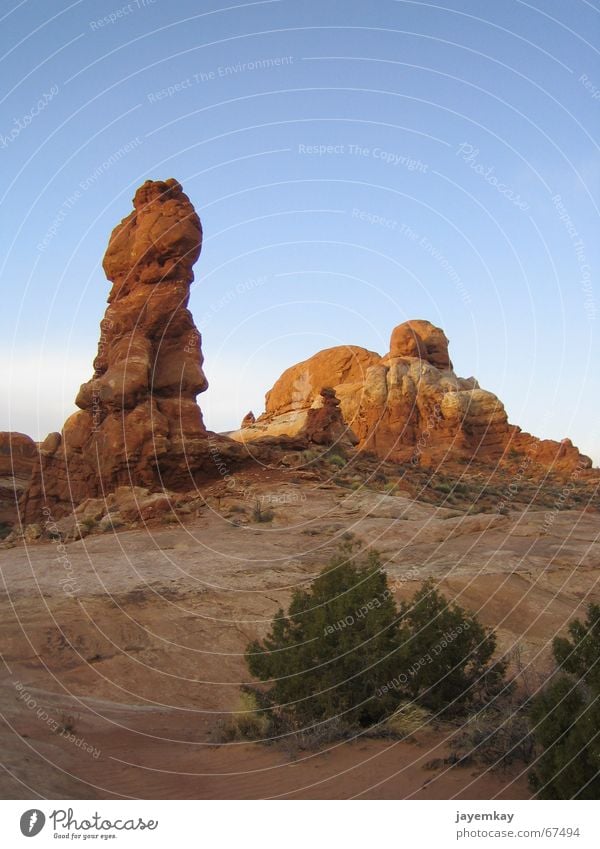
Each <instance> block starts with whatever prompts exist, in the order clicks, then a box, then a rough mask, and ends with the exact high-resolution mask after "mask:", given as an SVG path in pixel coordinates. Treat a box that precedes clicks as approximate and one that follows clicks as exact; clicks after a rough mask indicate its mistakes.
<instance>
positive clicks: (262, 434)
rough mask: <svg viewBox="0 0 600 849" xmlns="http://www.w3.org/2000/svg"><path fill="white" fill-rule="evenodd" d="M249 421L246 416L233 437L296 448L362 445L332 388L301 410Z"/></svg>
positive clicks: (321, 392) (312, 399)
mask: <svg viewBox="0 0 600 849" xmlns="http://www.w3.org/2000/svg"><path fill="white" fill-rule="evenodd" d="M247 418H248V417H247V416H246V417H244V420H243V422H242V427H241V429H240V430H238V431H234V432H233V433H231V434H230V436H231V437H232V439H234V440H236V441H237V442H243V443H250V442H257V443H259V444H262V445H279V446H280V447H286V448H296V449H302V448H308V447H309V446H311V445H322V446H328V447H329V446H332V445H337V446H339V447H341V448H344V449H345V448H352V447H353V446H354V445H356V444H357V443H358V439H357V437H356V435H355V434H354V433H353V431H352V429H351V428H349V427H348V425H347V424H346V423H345V422H344V418H343V415H342V411H341V409H340V401H339V399H338V398H337V396H336V394H335V391H334V390H333V389H332V388H331V387H328V386H325V387H322V388H321V389H320V390H319V392H318V394H317V395H316V397H315V398H311V400H310V404H308V405H304V406H303V407H300V408H298V409H296V408H294V407H291V408H290V409H288V410H286V411H285V412H282V413H280V414H278V415H276V416H269V415H268V414H266V413H265V414H264V415H262V416H260V417H259V418H258V419H256V420H255V421H254V422H250V421H246V420H247ZM244 422H246V423H245V424H244ZM253 453H254V452H253Z"/></svg>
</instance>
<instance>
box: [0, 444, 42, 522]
mask: <svg viewBox="0 0 600 849" xmlns="http://www.w3.org/2000/svg"><path fill="white" fill-rule="evenodd" d="M37 456H38V450H37V445H36V444H35V442H34V441H33V439H31V438H30V437H29V436H26V435H25V434H24V433H16V432H8V431H3V432H0V523H1V524H7V525H14V524H15V523H16V521H17V505H18V502H19V499H20V498H21V497H22V495H23V493H24V492H25V491H26V490H27V487H28V486H29V482H30V480H31V475H32V472H33V467H34V465H35V463H36V460H37Z"/></svg>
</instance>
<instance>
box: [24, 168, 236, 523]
mask: <svg viewBox="0 0 600 849" xmlns="http://www.w3.org/2000/svg"><path fill="white" fill-rule="evenodd" d="M133 207H134V209H133V212H131V214H130V215H128V216H127V218H125V219H123V221H122V222H121V223H120V224H119V225H118V226H117V227H116V228H115V229H114V230H113V232H112V235H111V237H110V241H109V244H108V248H107V250H106V254H105V256H104V262H103V267H104V271H105V273H106V276H107V278H108V279H109V280H110V281H111V282H112V288H111V291H110V294H109V296H108V307H107V309H106V313H105V315H104V319H103V320H102V322H101V326H100V327H101V331H100V340H99V344H98V353H97V356H96V358H95V360H94V373H93V376H92V378H91V379H90V380H89V381H88V382H87V383H84V384H83V386H82V387H81V389H80V390H79V393H78V395H77V399H76V404H77V406H78V407H79V411H78V412H76V413H74V414H73V415H72V416H70V417H69V418H68V419H67V421H66V422H65V424H64V427H63V430H62V433H61V434H51V435H50V436H49V437H48V438H47V439H46V440H45V441H44V442H43V443H42V445H41V447H40V456H39V462H38V464H37V467H36V469H35V470H34V474H33V480H32V484H31V486H30V488H29V491H28V493H27V494H26V496H25V497H24V501H23V512H24V516H25V520H26V521H34V520H35V519H36V518H37V517H38V516H39V514H40V511H41V509H42V508H43V507H47V508H48V509H49V510H51V511H52V513H53V515H55V516H60V515H62V514H64V513H65V512H67V511H69V510H71V509H72V507H73V506H74V505H77V504H79V503H80V502H81V501H83V500H84V499H85V498H90V497H91V498H94V497H99V496H103V495H105V494H106V493H107V492H111V491H114V489H115V488H117V487H118V486H122V485H136V486H142V487H147V488H148V489H150V490H156V489H161V488H169V489H172V490H180V489H182V488H185V489H192V488H193V487H194V482H195V478H196V475H197V474H199V473H200V474H211V473H212V474H218V473H217V471H216V468H215V462H214V452H215V451H217V453H218V454H219V457H220V459H221V460H223V459H224V458H227V457H229V458H230V459H233V458H237V459H240V458H241V457H242V455H243V452H242V451H241V450H240V447H239V446H238V445H236V444H235V443H233V442H231V441H230V440H227V439H224V438H223V437H219V436H217V435H216V434H212V435H211V434H209V433H208V432H207V430H206V428H205V426H204V422H203V419H202V413H201V410H200V407H199V406H198V404H197V402H196V395H197V394H198V393H200V392H203V391H204V390H205V389H206V388H207V386H208V382H207V380H206V377H205V375H204V371H203V369H202V365H203V357H202V347H201V336H200V333H199V331H198V329H197V328H196V326H195V324H194V320H193V318H192V315H191V313H190V312H189V310H188V309H187V305H188V300H189V293H190V284H191V283H192V281H193V279H194V275H193V271H192V266H193V265H194V263H195V262H196V260H197V259H198V257H199V255H200V250H201V247H202V227H201V224H200V219H199V218H198V216H197V214H196V212H195V210H194V207H193V205H192V203H191V202H190V200H189V198H188V197H187V195H186V194H184V192H183V190H182V187H181V185H180V184H179V183H178V182H177V181H176V180H174V179H169V180H165V181H150V180H148V181H146V182H145V183H144V184H143V185H142V186H141V187H140V188H139V189H138V190H137V191H136V193H135V197H134V199H133ZM209 442H210V445H209Z"/></svg>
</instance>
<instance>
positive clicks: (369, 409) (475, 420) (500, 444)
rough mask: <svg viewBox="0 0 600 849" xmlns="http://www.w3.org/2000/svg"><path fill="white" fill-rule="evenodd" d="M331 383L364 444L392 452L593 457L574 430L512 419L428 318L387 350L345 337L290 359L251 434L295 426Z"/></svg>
mask: <svg viewBox="0 0 600 849" xmlns="http://www.w3.org/2000/svg"><path fill="white" fill-rule="evenodd" d="M324 387H332V388H333V390H334V392H335V395H336V396H337V398H338V399H339V403H340V409H341V413H342V416H343V420H344V421H345V423H346V426H347V427H348V428H349V429H350V431H351V432H353V433H354V434H356V437H357V439H358V447H359V449H361V450H366V451H371V452H373V453H375V454H377V455H378V456H380V457H382V458H385V459H388V460H393V461H397V462H407V461H409V462H412V463H415V464H417V463H433V462H440V461H442V460H444V459H450V460H454V459H470V458H478V459H481V460H482V461H490V462H497V461H498V460H499V459H500V458H501V457H505V456H508V453H509V452H512V454H528V455H529V456H531V458H532V462H539V463H541V464H542V465H546V466H547V467H548V468H552V470H554V471H569V470H571V469H574V468H575V467H579V466H580V467H581V468H582V469H585V468H588V467H591V460H590V459H589V458H587V457H583V456H582V455H580V454H579V452H578V451H577V449H576V448H574V447H573V446H572V445H571V444H570V442H569V441H568V440H566V441H563V442H562V443H558V442H552V441H551V440H536V439H535V437H531V436H530V435H529V434H524V433H521V431H520V429H519V428H518V427H514V426H512V425H510V424H509V423H508V418H507V415H506V411H505V409H504V406H503V405H502V402H501V401H500V400H499V399H498V398H497V397H496V396H495V395H494V394H492V393H491V392H487V391H485V390H483V389H481V388H480V387H479V385H478V383H477V381H476V380H475V379H474V378H472V377H471V378H461V377H458V376H457V375H456V374H455V373H454V371H453V368H452V362H451V360H450V357H449V354H448V339H447V338H446V336H445V334H444V332H443V330H441V329H440V328H439V327H435V326H434V325H433V324H431V323H430V322H428V321H422V320H415V321H407V322H405V323H403V324H400V325H399V326H398V327H396V328H395V329H394V330H393V332H392V336H391V340H390V351H389V353H388V354H386V355H385V356H383V357H381V356H380V355H379V354H376V353H374V352H372V351H368V350H366V349H365V348H359V347H356V346H340V347H336V348H329V349H326V350H324V351H320V352H319V353H318V354H315V355H314V356H313V357H311V358H310V359H308V360H306V361H304V362H302V363H298V364H297V365H295V366H292V367H291V368H289V369H287V370H286V371H285V372H284V373H283V374H282V376H281V377H280V378H279V380H278V381H277V382H276V383H275V385H274V386H273V388H272V389H271V390H270V391H269V392H268V393H267V395H266V409H265V413H264V414H263V415H262V416H260V417H259V419H258V420H257V422H256V424H255V425H253V426H250V427H249V428H246V429H245V430H244V432H243V433H244V436H243V439H244V441H248V440H250V439H252V438H259V437H261V436H262V437H263V438H264V437H266V436H271V435H280V436H281V435H284V434H288V435H289V434H290V432H291V430H292V429H293V428H295V427H296V424H297V422H299V421H301V420H302V417H303V416H305V415H307V413H308V411H309V410H310V409H311V408H312V407H313V405H314V404H315V403H316V402H317V399H318V398H319V396H320V393H321V391H322V389H323V388H324ZM233 436H234V438H240V437H239V433H238V434H237V435H236V434H234V435H233ZM538 458H539V459H538Z"/></svg>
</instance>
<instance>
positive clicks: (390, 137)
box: [0, 0, 600, 463]
mask: <svg viewBox="0 0 600 849" xmlns="http://www.w3.org/2000/svg"><path fill="white" fill-rule="evenodd" d="M0 10H1V11H0V18H2V20H1V21H0V39H1V41H2V45H1V50H0V55H1V57H2V58H1V59H0V74H1V75H0V80H1V81H2V83H1V97H0V99H1V101H2V108H1V110H0V162H1V163H2V185H1V189H0V192H1V196H2V202H1V205H0V210H1V215H2V219H1V222H0V225H1V226H0V248H1V249H0V276H1V285H2V304H3V310H2V315H1V316H0V354H1V356H2V372H1V377H0V379H1V386H0V389H1V391H2V406H1V408H0V429H5V430H9V429H10V430H21V431H25V432H28V433H30V434H31V435H32V436H34V437H36V438H39V437H43V436H44V435H45V434H46V433H47V432H48V431H50V430H56V429H59V428H60V426H61V425H62V422H63V420H64V419H65V417H66V416H67V415H68V414H69V413H70V412H71V411H72V410H73V409H74V407H73V398H74V397H75V393H76V390H77V387H78V386H79V384H80V383H81V382H83V381H84V380H87V379H88V378H89V376H90V374H91V362H92V359H93V357H94V354H95V349H96V345H97V340H98V332H99V331H98V325H99V321H100V319H101V317H102V314H103V312H104V309H105V300H106V296H107V293H108V288H109V284H108V283H107V281H106V280H105V278H104V275H103V272H102V268H101V261H102V256H103V253H104V250H105V247H106V243H107V240H108V236H109V234H110V231H111V230H112V228H113V227H114V226H115V224H117V223H118V222H119V221H120V219H121V218H123V217H124V216H125V215H127V214H128V213H129V211H130V209H131V197H132V196H133V193H134V190H135V188H136V187H137V186H138V185H139V184H140V183H141V182H143V181H144V180H145V179H148V178H153V179H165V178H167V177H171V176H173V177H176V178H177V179H178V180H179V181H180V182H181V183H182V184H183V186H184V189H185V191H186V192H187V193H188V195H189V196H190V198H191V199H192V201H193V203H194V204H195V206H196V209H197V211H198V213H199V214H200V216H201V218H202V222H203V226H204V234H205V241H204V247H203V252H202V255H201V257H200V260H199V262H198V263H197V265H196V280H195V283H194V284H193V289H192V296H191V309H192V311H193V313H194V317H195V319H196V323H197V325H198V327H199V329H200V331H201V332H202V335H203V350H204V354H205V370H206V374H207V377H208V379H209V382H210V389H209V390H208V392H207V393H205V394H204V395H201V396H200V398H199V401H200V404H201V406H202V408H203V411H204V416H205V420H206V422H207V424H208V426H209V427H211V428H212V429H215V430H225V429H230V428H232V427H235V426H237V424H238V423H239V421H240V419H241V417H242V416H243V415H244V414H245V413H246V412H247V411H248V410H249V409H253V410H254V411H255V413H257V414H258V413H259V412H260V411H261V410H262V409H263V397H264V393H265V391H266V390H267V389H269V387H270V386H271V385H272V383H273V382H274V380H275V379H276V378H277V377H278V375H279V374H280V373H281V372H282V371H283V370H284V368H286V367H287V366H289V365H291V364H293V363H295V362H297V361H298V360H300V359H304V358H305V357H308V356H310V355H311V354H313V353H315V352H316V351H317V350H320V349H321V348H324V347H329V346H331V345H336V344H344V343H351V344H358V345H364V346H365V347H368V348H370V349H373V350H377V351H379V352H381V353H383V352H385V351H387V350H388V340H389V335H390V332H391V330H392V328H393V327H394V326H395V325H397V324H399V323H400V322H402V321H405V320H406V319H409V318H426V319H429V320H430V321H433V322H434V323H436V324H439V325H440V326H442V327H443V328H444V329H445V331H446V334H447V335H448V337H449V339H450V342H451V356H452V359H453V361H454V365H455V369H456V371H457V372H458V373H459V374H461V375H463V376H465V377H467V376H471V375H474V376H476V377H477V379H478V380H479V382H480V384H481V385H482V386H483V387H484V388H486V389H489V390H491V391H493V392H495V393H496V394H497V395H498V396H499V397H500V398H501V399H502V400H503V401H504V403H505V405H506V408H507V411H508V413H509V417H510V419H511V421H512V422H514V423H517V424H519V425H521V426H522V427H523V429H524V430H528V431H530V432H533V433H535V434H536V435H540V436H545V437H552V438H556V439H560V438H562V437H564V436H571V437H572V438H573V440H574V442H575V443H576V444H577V445H578V446H579V447H580V448H581V449H582V450H584V451H585V452H586V453H588V454H590V455H592V456H593V458H594V460H595V462H596V463H598V462H600V417H599V414H598V413H599V407H598V397H599V388H600V387H599V378H598V361H599V353H600V351H599V343H598V322H599V321H600V286H599V284H598V275H597V270H598V266H599V262H600V249H599V240H598V224H599V214H598V204H599V200H600V199H599V173H600V169H599V167H598V162H599V159H598V143H597V139H598V138H599V133H598V130H599V117H600V54H599V51H598V46H599V42H600V39H599V38H598V34H599V33H600V8H599V7H598V5H597V4H596V5H594V3H592V2H587V0H572V2H570V3H568V4H566V3H564V2H560V0H534V2H531V3H528V2H520V1H519V0H503V2H501V3H488V2H483V0H479V2H475V0H447V2H445V3H440V4H433V3H421V2H404V0H379V2H376V3H372V4H369V3H366V2H355V0H349V2H328V0H319V2H316V0H307V2H303V3H298V2H294V0H271V2H255V3H249V4H244V3H241V4H234V3H231V5H229V6H226V5H225V3H224V2H222V3H221V5H220V6H219V4H218V3H217V2H215V3H210V2H189V0H179V2H170V3H169V2H166V0H154V2H150V0H132V2H131V3H119V2H114V0H107V2H98V0H80V2H73V3H69V2H62V0H58V2H54V3H52V4H48V3H40V2H38V3H36V2H32V0H24V2H20V3H18V2H16V0H10V2H2V3H1V4H0Z"/></svg>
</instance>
